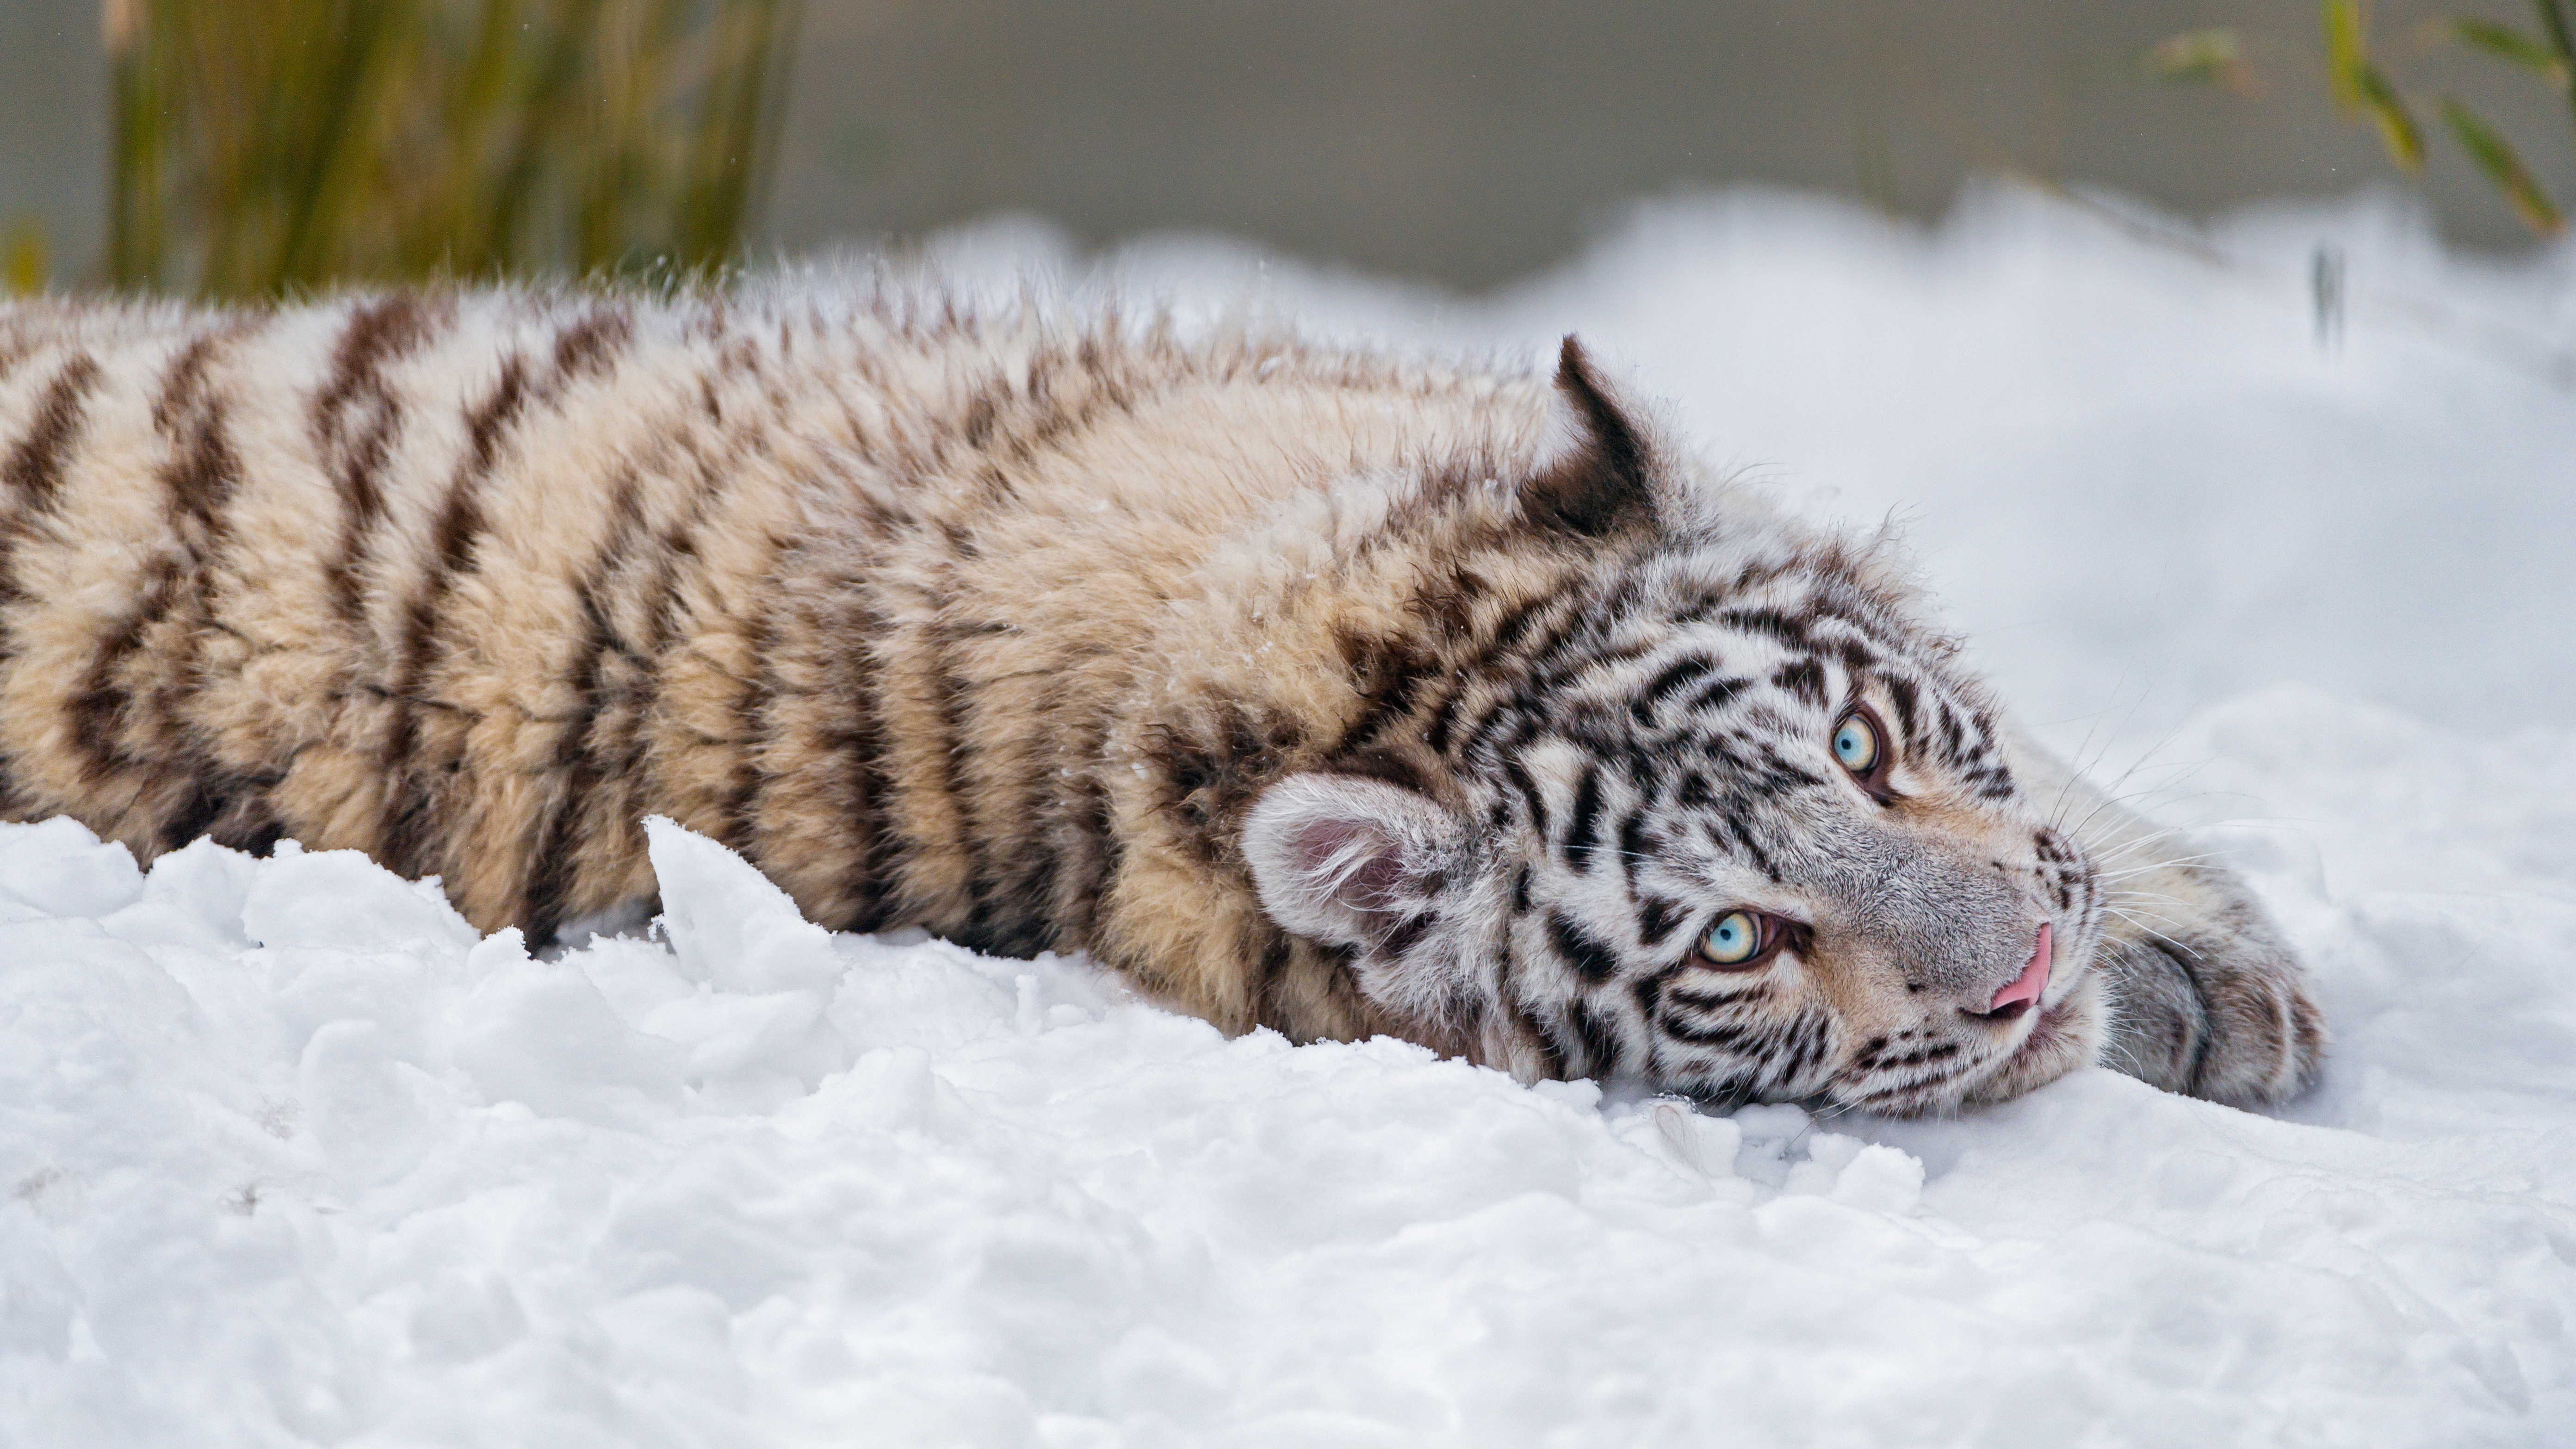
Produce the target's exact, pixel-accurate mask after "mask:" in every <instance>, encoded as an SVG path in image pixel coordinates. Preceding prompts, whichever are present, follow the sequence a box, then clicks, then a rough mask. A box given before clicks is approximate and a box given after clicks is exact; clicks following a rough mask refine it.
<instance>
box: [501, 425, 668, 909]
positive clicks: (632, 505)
mask: <svg viewBox="0 0 2576 1449" xmlns="http://www.w3.org/2000/svg"><path fill="white" fill-rule="evenodd" d="M608 507H609V516H610V518H611V519H612V520H613V522H612V523H611V525H610V528H609V531H608V535H607V537H606V538H605V539H603V540H602V541H601V544H600V548H599V552H598V553H597V554H595V555H594V556H593V557H592V559H591V562H590V567H589V569H588V570H587V571H586V572H585V573H584V574H583V576H582V581H581V591H580V595H579V599H580V603H581V615H582V637H581V644H580V646H579V648H578V649H577V650H576V651H575V652H574V655H573V665H572V671H571V680H570V683H571V685H572V691H573V696H574V698H575V699H576V700H577V701H578V703H577V704H575V705H574V707H573V720H572V723H570V724H569V725H566V726H565V727H564V728H563V730H562V732H561V733H559V734H558V735H556V736H555V769H556V771H557V772H558V773H559V775H560V776H561V777H562V785H561V787H560V789H559V790H558V792H557V794H556V798H555V801H554V805H553V810H552V813H551V814H550V815H549V816H548V817H547V820H546V823H545V826H544V828H543V832H542V834H541V835H540V837H539V839H540V842H541V843H540V844H539V845H538V847H537V853H536V858H535V859H534V860H532V861H531V862H529V878H528V885H527V894H526V900H527V912H526V919H527V936H528V939H529V940H530V941H531V942H533V943H535V944H536V945H539V946H543V945H545V944H547V943H548V942H550V941H553V940H554V938H555V935H556V933H557V932H558V931H560V930H561V929H562V926H563V922H564V916H565V910H566V906H567V904H568V902H569V900H570V898H571V895H572V889H573V885H574V883H575V879H576V876H577V874H578V872H577V870H576V868H575V864H576V861H577V860H578V859H579V850H580V847H581V839H580V832H581V825H582V819H583V814H584V811H585V810H586V808H587V807H588V804H589V800H590V793H591V791H593V790H595V789H597V788H598V787H599V780H600V775H601V768H600V761H599V757H598V756H597V755H596V754H595V753H594V752H593V751H592V749H591V744H592V735H593V733H594V732H595V731H596V730H597V728H598V726H599V716H600V712H601V704H600V682H601V676H602V675H603V674H604V673H605V672H606V669H607V664H608V655H609V652H610V651H611V650H612V649H613V648H614V647H615V646H616V643H617V627H616V624H615V622H614V621H613V620H611V619H610V618H609V616H608V600H607V597H606V590H607V588H608V584H609V580H610V579H611V578H612V577H613V576H614V574H615V572H616V569H617V567H618V565H619V564H621V563H622V562H624V559H625V553H626V550H627V549H628V547H629V546H631V545H632V544H633V543H634V541H635V539H636V537H637V535H639V534H641V533H642V532H643V530H644V517H643V513H642V510H641V508H640V506H639V504H638V501H637V498H636V479H635V475H634V474H633V473H632V472H631V471H630V472H628V473H626V474H625V475H623V476H621V477H620V478H619V479H618V481H617V486H616V488H615V489H614V490H613V491H612V492H611V493H610V495H609V505H608Z"/></svg>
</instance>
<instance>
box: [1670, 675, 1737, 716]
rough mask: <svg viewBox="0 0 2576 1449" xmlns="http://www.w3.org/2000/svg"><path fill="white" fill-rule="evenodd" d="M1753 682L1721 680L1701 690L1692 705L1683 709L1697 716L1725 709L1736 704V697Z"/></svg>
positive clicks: (1692, 699) (1691, 702)
mask: <svg viewBox="0 0 2576 1449" xmlns="http://www.w3.org/2000/svg"><path fill="white" fill-rule="evenodd" d="M1752 682H1753V681H1752V680H1750V679H1721V680H1719V681H1717V682H1716V683H1714V684H1712V685H1710V686H1709V687H1708V688H1706V689H1703V690H1701V691H1700V692H1699V693H1698V694H1696V695H1693V696H1692V697H1691V701H1690V703H1689V704H1687V705H1685V706H1683V708H1684V709H1685V710H1686V711H1687V712H1689V713H1691V714H1695V715H1696V714H1706V713H1708V712H1709V711H1711V710H1718V709H1724V708H1725V707H1726V706H1728V705H1729V704H1732V703H1734V701H1735V697H1736V696H1737V695H1739V694H1742V693H1743V692H1744V689H1745V686H1746V685H1749V684H1751V683H1752Z"/></svg>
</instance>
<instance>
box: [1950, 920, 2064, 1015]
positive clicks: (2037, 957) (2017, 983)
mask: <svg viewBox="0 0 2576 1449" xmlns="http://www.w3.org/2000/svg"><path fill="white" fill-rule="evenodd" d="M2048 934H2049V933H2048V923H2047V922H2046V921H2042V922H2040V923H2039V941H2038V944H2036V945H2034V946H2033V947H2032V948H2031V952H2030V960H2029V961H2027V962H2025V963H2024V964H2023V966H2022V968H2021V974H2020V975H2019V976H2016V977H2014V978H2013V979H2012V980H2011V981H2010V982H2008V983H2006V984H2005V986H2004V987H2003V989H2002V990H2000V991H1997V992H1996V993H1995V998H1994V1000H1993V1001H1992V1002H1990V1003H1988V1004H1987V1006H1986V1009H1985V1010H1983V1011H1978V1012H1971V1013H1969V1014H1970V1015H1972V1016H1983V1017H1987V1018H1990V1019H1992V1020H1995V1021H2010V1020H2012V1019H2013V1018H2014V1017H2016V1016H2019V1015H2021V1014H2022V1013H2023V1012H2025V1011H2028V1010H2030V1009H2031V1008H2032V1007H2034V1006H2037V1005H2038V1004H2039V999H2040V997H2042V996H2044V995H2046V994H2047V992H2048V973H2049V968H2050V967H2051V966H2053V965H2055V964H2056V963H2055V961H2054V959H2053V953H2052V952H2051V951H2050V949H2049V939H2048Z"/></svg>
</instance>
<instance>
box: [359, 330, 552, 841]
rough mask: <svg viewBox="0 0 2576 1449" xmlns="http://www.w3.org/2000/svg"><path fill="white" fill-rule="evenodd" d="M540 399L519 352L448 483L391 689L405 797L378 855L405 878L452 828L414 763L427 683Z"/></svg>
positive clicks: (396, 767)
mask: <svg viewBox="0 0 2576 1449" xmlns="http://www.w3.org/2000/svg"><path fill="white" fill-rule="evenodd" d="M532 394H533V389H532V388H531V386H530V383H529V377H528V361H527V358H526V357H524V356H521V355H518V354H515V353H514V354H512V355H511V357H510V358H509V359H508V360H507V361H505V362H504V363H502V364H501V375H500V377H499V379H498V380H497V381H495V382H494V383H493V385H492V390H491V392H490V393H489V394H487V395H486V396H485V397H484V399H483V401H482V402H481V403H480V404H478V405H477V406H476V407H475V408H474V410H473V412H472V413H471V414H470V415H468V417H467V419H466V425H465V433H466V450H465V460H464V462H463V463H462V464H460V465H459V466H458V468H457V470H456V476H455V478H454V479H453V480H451V481H450V482H449V484H448V488H447V502H446V505H445V506H444V507H442V508H441V509H440V510H439V515H438V521H437V524H436V525H435V527H434V528H433V530H432V532H431V536H430V547H431V551H432V557H431V563H430V569H429V575H428V577H427V578H426V579H425V580H423V582H422V584H421V587H420V589H419V591H418V592H417V593H415V594H414V595H413V596H412V598H411V600H410V602H409V604H408V605H407V606H406V608H405V609H404V611H403V637H402V641H401V650H400V653H399V654H398V655H397V657H396V660H395V665H394V675H393V682H392V686H391V693H392V697H393V721H392V723H391V725H390V726H389V727H388V728H387V730H386V732H385V751H384V757H383V760H382V765H381V767H382V769H383V770H384V772H385V773H386V775H388V776H390V777H391V778H392V779H393V780H394V781H395V782H397V783H396V785H395V790H396V792H397V793H396V795H395V797H394V800H393V802H392V803H393V810H392V818H391V819H390V820H388V821H387V822H386V824H385V830H384V838H383V840H382V842H381V844H380V846H379V848H378V850H377V858H378V859H379V860H381V861H382V862H383V863H384V864H385V866H386V867H387V868H388V869H390V870H393V871H394V872H395V873H397V874H400V875H419V874H422V873H423V872H424V871H426V870H427V869H429V867H430V856H429V849H430V844H431V836H432V833H433V831H434V830H436V829H437V828H438V827H439V826H441V825H443V824H445V822H444V821H441V820H437V819H435V818H434V816H435V815H436V814H437V813H438V808H439V806H440V805H441V804H442V803H443V797H442V794H441V792H440V790H439V788H438V787H436V786H433V785H432V784H431V782H430V781H428V780H426V779H422V778H417V775H416V772H415V771H414V769H413V761H412V756H413V754H414V752H415V751H416V750H417V749H418V747H419V744H420V709H419V706H420V699H419V690H420V688H421V682H422V676H423V675H424V674H426V673H427V672H428V671H429V669H430V668H431V667H432V665H433V664H434V663H435V662H436V660H435V651H436V649H437V646H438V640H439V635H440V633H441V632H442V631H441V627H440V626H441V625H442V624H443V623H444V622H445V612H446V606H447V599H448V595H449V594H450V593H451V592H453V591H454V589H455V587H456V579H457V576H458V575H459V574H461V573H463V572H464V571H466V569H468V568H469V567H471V566H472V565H473V563H474V558H475V552H476V549H477V547H478V545H479V541H480V540H481V538H482V535H483V531H484V527H485V519H484V515H483V505H482V499H481V496H480V494H481V490H482V486H483V480H484V478H485V476H486V475H488V474H489V473H490V472H491V469H492V465H493V464H494V463H495V462H496V461H498V459H499V457H500V452H501V445H502V441H503V439H505V438H506V437H507V436H508V435H509V431H510V428H511V426H512V424H514V423H516V422H517V421H518V419H519V417H520V415H521V414H522V413H524V412H525V411H526V410H527V406H528V403H529V401H530V399H531V397H532Z"/></svg>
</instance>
